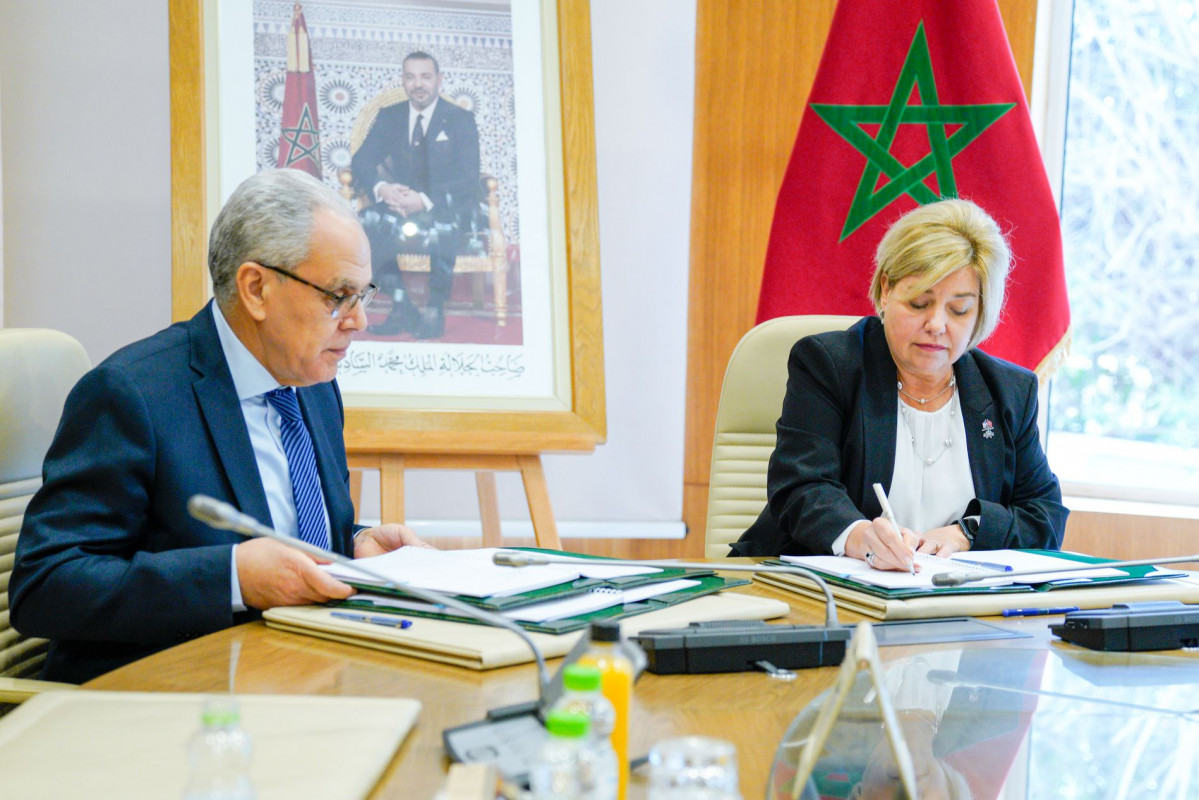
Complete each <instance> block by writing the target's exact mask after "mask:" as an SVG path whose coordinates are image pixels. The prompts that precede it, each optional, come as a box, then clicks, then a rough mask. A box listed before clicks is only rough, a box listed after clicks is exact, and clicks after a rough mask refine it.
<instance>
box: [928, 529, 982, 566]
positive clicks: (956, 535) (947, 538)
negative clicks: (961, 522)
mask: <svg viewBox="0 0 1199 800" xmlns="http://www.w3.org/2000/svg"><path fill="white" fill-rule="evenodd" d="M969 549H970V542H969V541H968V540H967V539H966V535H965V534H964V533H962V529H961V528H959V527H958V526H957V525H946V526H945V527H943V528H933V529H932V530H931V531H928V532H927V533H925V534H924V540H923V541H922V542H920V552H921V553H932V554H933V555H937V556H941V558H948V557H949V556H951V555H953V554H954V553H964V552H966V551H967V550H969Z"/></svg>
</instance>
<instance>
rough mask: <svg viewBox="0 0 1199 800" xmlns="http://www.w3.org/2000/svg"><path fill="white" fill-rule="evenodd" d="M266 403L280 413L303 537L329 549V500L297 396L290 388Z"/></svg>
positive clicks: (273, 393)
mask: <svg viewBox="0 0 1199 800" xmlns="http://www.w3.org/2000/svg"><path fill="white" fill-rule="evenodd" d="M264 396H265V397H266V401H267V402H268V403H270V404H271V405H272V406H274V408H275V410H276V411H278V412H279V417H280V425H279V429H280V431H279V432H280V433H281V434H282V438H283V454H284V455H285V456H287V471H288V472H290V473H291V494H292V498H293V499H294V500H295V503H296V524H297V526H298V527H299V530H300V538H301V539H303V540H304V541H306V542H308V543H309V544H314V545H316V546H317V547H323V548H325V549H328V547H329V531H328V529H327V527H326V525H325V505H324V503H325V498H324V497H323V496H322V495H321V481H320V478H319V477H318V476H317V472H316V453H315V452H314V451H313V449H312V438H311V437H310V436H309V435H308V429H307V428H306V427H304V417H303V416H302V415H301V414H300V404H299V402H298V401H297V400H296V393H295V392H294V391H292V390H291V389H288V388H286V387H285V388H282V389H275V390H274V391H270V392H267V393H266V394H265V395H264Z"/></svg>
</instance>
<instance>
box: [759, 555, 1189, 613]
mask: <svg viewBox="0 0 1199 800" xmlns="http://www.w3.org/2000/svg"><path fill="white" fill-rule="evenodd" d="M962 558H964V559H966V560H970V561H980V562H983V561H985V562H987V563H990V564H996V565H999V564H1006V565H1007V566H1011V567H1012V568H1013V571H1017V570H1024V569H1038V568H1042V567H1052V566H1054V565H1056V566H1058V567H1062V568H1064V567H1066V566H1067V565H1072V566H1080V565H1082V564H1103V563H1104V562H1106V561H1110V560H1111V559H1104V558H1096V557H1094V556H1087V555H1082V554H1079V553H1058V552H1055V551H1045V550H990V551H971V552H969V553H962V554H960V556H959V558H958V559H952V558H951V559H939V558H936V557H926V556H922V557H921V569H920V571H919V572H917V574H916V576H915V577H914V578H913V576H912V575H911V574H904V573H900V572H882V571H879V570H873V569H870V567H869V566H867V565H866V564H865V562H861V561H857V560H856V559H845V558H838V557H833V556H799V557H791V556H788V557H786V562H787V563H795V564H802V565H803V566H805V567H809V568H810V569H813V570H815V571H817V572H819V573H821V574H822V575H824V576H825V577H826V580H827V581H828V583H829V587H830V589H831V590H832V592H833V597H834V598H835V599H836V601H837V607H838V608H840V609H844V610H847V611H854V612H857V613H859V614H864V615H866V616H870V617H873V618H875V619H885V620H896V619H930V618H937V617H958V616H962V615H969V616H975V617H978V616H988V615H992V614H999V613H1000V612H1001V611H1003V610H1004V609H1005V608H1012V607H1017V606H1018V607H1021V608H1050V607H1054V606H1078V607H1079V608H1107V607H1108V606H1110V605H1112V603H1118V602H1149V601H1154V600H1181V601H1183V602H1192V603H1193V602H1196V601H1199V580H1196V579H1195V578H1193V577H1187V576H1188V575H1189V574H1188V573H1185V572H1177V571H1167V570H1163V569H1158V568H1156V567H1153V566H1139V567H1109V568H1104V569H1097V570H1093V571H1088V572H1074V573H1061V574H1057V575H1055V574H1054V573H1045V574H1038V575H1029V576H1024V577H1020V578H1005V577H1003V576H1004V573H1003V572H1000V571H998V570H989V571H990V572H993V574H994V576H995V577H994V579H989V580H985V581H980V582H976V583H968V584H965V585H962V586H950V587H942V586H933V585H932V576H933V575H934V574H936V572H938V571H939V572H946V571H949V572H963V571H968V572H973V571H974V570H973V569H971V567H970V565H966V566H964V567H963V566H961V565H959V564H958V563H956V562H957V561H959V560H960V559H962ZM826 559H828V561H825V560H826ZM822 562H824V563H822ZM847 562H852V563H847ZM926 562H932V563H926ZM945 562H949V563H945ZM1178 576H1182V577H1178ZM754 580H756V581H759V582H761V583H765V584H768V585H771V586H775V587H778V588H781V589H786V590H788V591H791V592H794V593H796V594H798V595H801V596H804V597H810V598H813V599H817V600H819V601H821V602H823V599H824V594H823V593H822V592H821V591H820V590H819V589H817V588H816V586H815V584H813V583H812V582H811V581H810V580H808V579H807V578H804V577H802V576H799V575H780V574H773V573H772V574H763V573H759V574H755V575H754ZM1024 581H1027V582H1024Z"/></svg>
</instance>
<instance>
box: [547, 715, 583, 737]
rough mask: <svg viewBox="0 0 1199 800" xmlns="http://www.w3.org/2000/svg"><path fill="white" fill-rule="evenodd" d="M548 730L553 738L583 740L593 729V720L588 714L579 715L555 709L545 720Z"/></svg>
mask: <svg viewBox="0 0 1199 800" xmlns="http://www.w3.org/2000/svg"><path fill="white" fill-rule="evenodd" d="M545 727H546V730H548V731H549V732H550V735H551V736H558V737H561V738H563V739H582V738H583V737H585V736H586V735H587V732H588V731H589V730H590V729H591V720H589V719H587V715H586V714H579V713H576V712H574V711H566V710H565V709H561V708H558V709H554V710H553V711H550V713H549V716H547V717H546V718H545Z"/></svg>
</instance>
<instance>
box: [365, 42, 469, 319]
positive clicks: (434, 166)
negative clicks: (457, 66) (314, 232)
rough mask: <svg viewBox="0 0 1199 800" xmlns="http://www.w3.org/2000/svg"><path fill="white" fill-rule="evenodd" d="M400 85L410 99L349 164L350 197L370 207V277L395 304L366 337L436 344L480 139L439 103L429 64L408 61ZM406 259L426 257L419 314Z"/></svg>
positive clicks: (459, 114) (456, 112) (457, 113)
mask: <svg viewBox="0 0 1199 800" xmlns="http://www.w3.org/2000/svg"><path fill="white" fill-rule="evenodd" d="M402 80H403V85H404V91H405V92H406V93H407V95H408V99H407V100H405V101H404V102H401V103H395V104H393V105H390V106H386V107H385V108H383V109H380V111H379V114H378V116H377V117H376V118H375V123H374V125H373V126H372V127H371V129H370V132H369V133H368V134H367V136H366V139H364V140H363V142H362V145H361V146H360V147H359V148H358V150H357V152H355V153H354V159H353V162H352V163H351V171H352V173H353V185H354V189H355V191H356V192H358V193H360V194H362V195H365V196H366V197H368V198H369V199H371V200H374V201H375V202H374V204H373V205H371V206H368V207H367V208H365V209H363V211H362V212H361V214H360V216H361V218H362V224H363V227H364V228H365V229H366V232H367V235H368V236H369V237H370V243H371V252H372V254H373V261H372V263H373V265H374V269H375V275H376V276H377V277H378V279H379V283H380V285H381V286H382V287H383V289H384V291H385V292H388V293H390V294H391V295H392V297H393V298H394V300H395V304H394V305H393V306H392V310H391V312H390V313H389V314H388V316H387V319H386V320H385V321H383V322H382V323H379V324H378V325H374V326H372V327H371V328H370V332H371V333H376V334H379V335H383V336H390V335H394V334H397V333H405V332H407V333H415V334H416V336H417V337H418V338H421V339H435V338H437V337H439V336H441V335H442V334H443V333H444V331H445V301H446V300H447V299H448V298H449V295H450V289H451V285H452V283H453V277H454V261H455V259H457V257H458V255H459V254H460V253H461V252H462V251H463V246H464V242H465V240H466V235H465V231H466V230H468V229H469V227H470V220H471V218H472V216H473V215H474V214H475V213H476V212H477V210H478V208H479V131H478V128H477V127H476V125H475V117H474V114H472V113H470V112H469V111H467V110H465V109H463V108H461V107H459V106H457V105H455V104H454V103H452V102H450V101H448V100H443V99H441V98H440V97H439V95H438V92H440V91H441V84H442V80H443V78H442V74H441V70H440V67H439V66H438V64H437V60H436V59H435V58H433V56H431V55H429V54H428V53H423V52H419V51H418V52H415V53H411V54H409V55H408V56H407V57H406V58H405V59H404V72H403V78H402ZM403 252H420V253H428V254H429V258H430V262H431V263H430V270H429V300H428V303H427V304H426V306H425V308H424V310H423V312H418V311H417V309H416V307H415V306H414V305H413V304H412V300H411V298H410V297H408V296H407V294H406V293H405V290H404V285H403V278H402V277H401V275H400V271H399V268H398V267H397V265H396V256H397V255H398V254H399V253H403Z"/></svg>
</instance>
